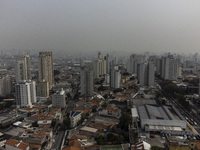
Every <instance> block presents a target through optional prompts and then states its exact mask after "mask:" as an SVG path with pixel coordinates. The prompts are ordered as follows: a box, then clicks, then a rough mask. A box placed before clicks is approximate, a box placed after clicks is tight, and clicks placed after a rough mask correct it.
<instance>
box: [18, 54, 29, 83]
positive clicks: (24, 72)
mask: <svg viewBox="0 0 200 150" xmlns="http://www.w3.org/2000/svg"><path fill="white" fill-rule="evenodd" d="M15 79H16V83H19V82H20V81H23V80H31V65H30V56H29V55H23V56H22V59H21V60H19V61H17V62H16V66H15Z"/></svg>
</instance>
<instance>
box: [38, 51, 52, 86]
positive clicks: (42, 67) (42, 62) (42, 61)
mask: <svg viewBox="0 0 200 150" xmlns="http://www.w3.org/2000/svg"><path fill="white" fill-rule="evenodd" d="M38 77H39V78H38V79H39V82H42V81H44V80H45V81H48V84H49V89H51V88H52V87H53V85H54V70H53V54H52V52H39V57H38Z"/></svg>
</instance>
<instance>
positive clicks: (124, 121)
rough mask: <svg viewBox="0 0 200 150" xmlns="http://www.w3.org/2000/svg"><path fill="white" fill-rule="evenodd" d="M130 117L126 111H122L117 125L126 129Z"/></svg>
mask: <svg viewBox="0 0 200 150" xmlns="http://www.w3.org/2000/svg"><path fill="white" fill-rule="evenodd" d="M131 120H132V118H131V116H130V115H129V114H128V113H124V114H123V115H122V116H121V117H120V119H119V125H118V126H119V127H120V128H121V129H123V130H125V131H128V126H129V124H131V122H132V121H131Z"/></svg>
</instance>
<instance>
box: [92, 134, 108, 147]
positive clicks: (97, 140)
mask: <svg viewBox="0 0 200 150" xmlns="http://www.w3.org/2000/svg"><path fill="white" fill-rule="evenodd" d="M95 140H96V142H97V143H98V144H99V145H104V144H105V143H106V141H105V136H104V134H100V135H99V137H98V138H96V139H95Z"/></svg>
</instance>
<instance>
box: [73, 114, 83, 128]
mask: <svg viewBox="0 0 200 150" xmlns="http://www.w3.org/2000/svg"><path fill="white" fill-rule="evenodd" d="M82 113H83V112H82V111H72V112H71V114H70V123H71V127H72V128H73V127H75V126H76V125H77V123H78V122H79V120H81V117H82Z"/></svg>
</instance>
